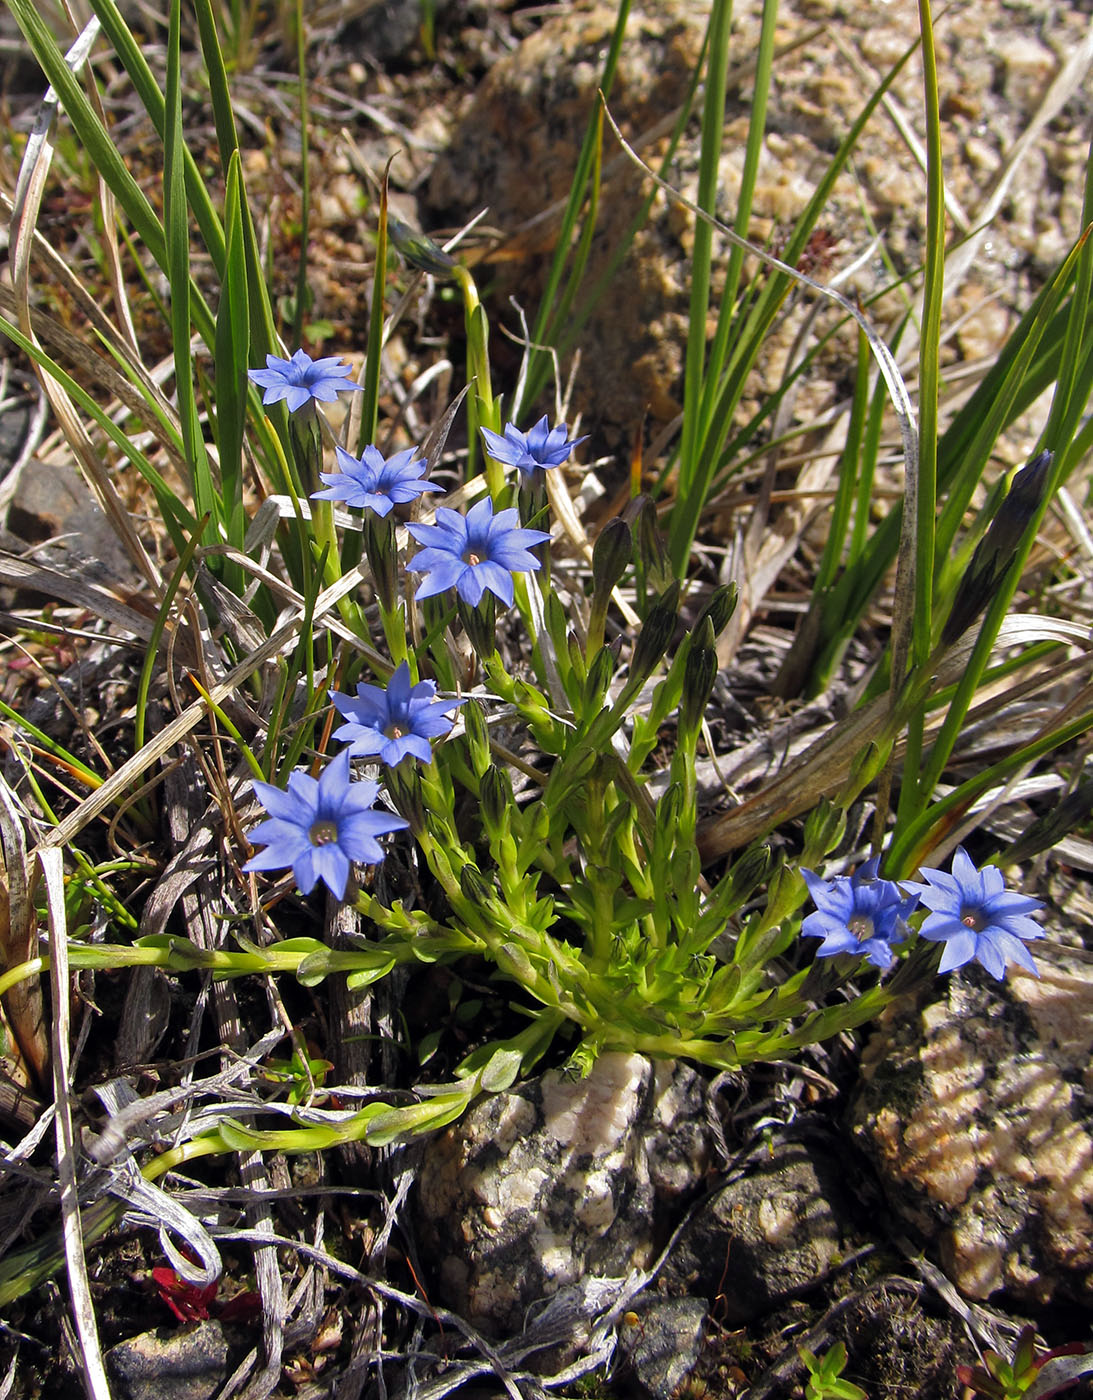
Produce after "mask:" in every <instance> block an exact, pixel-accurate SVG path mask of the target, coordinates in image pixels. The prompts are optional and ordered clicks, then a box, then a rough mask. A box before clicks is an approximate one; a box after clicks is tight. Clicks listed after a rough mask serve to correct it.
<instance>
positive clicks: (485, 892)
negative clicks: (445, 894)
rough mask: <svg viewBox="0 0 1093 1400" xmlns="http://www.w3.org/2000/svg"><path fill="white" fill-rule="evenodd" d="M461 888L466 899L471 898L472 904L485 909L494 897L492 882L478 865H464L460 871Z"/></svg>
mask: <svg viewBox="0 0 1093 1400" xmlns="http://www.w3.org/2000/svg"><path fill="white" fill-rule="evenodd" d="M459 888H460V889H461V890H462V892H463V897H464V899H469V900H470V902H471V903H472V904H477V905H479V906H480V907H481V908H483V909H484V908H485V907H486V906H487V905H488V904H489V903H490V901H491V900H492V898H493V890H492V889H491V888H490V882H489V881H488V880H487V879H486V877H485V875H483V874H482V872H481V870H479V868H478V866H477V865H471V864H470V863H468V864H467V865H464V866H463V867H462V869H461V870H460V872H459Z"/></svg>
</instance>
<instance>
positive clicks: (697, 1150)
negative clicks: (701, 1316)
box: [417, 1054, 710, 1333]
mask: <svg viewBox="0 0 1093 1400" xmlns="http://www.w3.org/2000/svg"><path fill="white" fill-rule="evenodd" d="M709 1146H710V1144H709V1130H708V1128H707V1127H706V1122H705V1117H704V1113H703V1088H702V1081H701V1080H700V1079H699V1078H698V1076H697V1075H696V1074H695V1073H694V1071H693V1070H691V1069H689V1068H687V1067H686V1066H682V1065H680V1066H674V1065H671V1064H658V1065H651V1064H650V1063H649V1061H647V1060H645V1059H644V1058H642V1057H641V1056H639V1055H620V1054H611V1055H603V1056H601V1057H600V1059H599V1060H597V1061H596V1064H595V1066H594V1067H593V1070H592V1072H591V1074H589V1076H588V1078H587V1079H584V1080H578V1081H573V1080H569V1079H567V1078H564V1077H563V1076H562V1075H561V1074H559V1073H557V1072H555V1071H551V1072H550V1073H548V1074H545V1075H543V1076H542V1077H541V1078H540V1079H536V1080H532V1081H530V1082H529V1083H527V1084H525V1085H522V1086H521V1087H520V1088H519V1089H516V1090H513V1091H511V1092H509V1093H504V1094H497V1095H494V1096H492V1097H490V1098H488V1099H484V1100H483V1101H482V1102H481V1103H479V1104H477V1105H476V1106H475V1107H474V1108H473V1109H472V1110H471V1112H470V1113H469V1114H467V1115H466V1116H465V1117H464V1118H463V1119H462V1120H461V1121H460V1122H459V1123H457V1124H455V1125H454V1126H453V1127H451V1128H449V1129H448V1130H447V1131H446V1132H445V1133H443V1134H442V1135H441V1136H440V1137H438V1138H435V1139H433V1140H432V1141H430V1142H429V1143H428V1144H427V1145H426V1147H425V1159H424V1163H423V1167H422V1172H421V1176H420V1178H419V1191H418V1199H417V1211H418V1215H419V1218H420V1225H421V1233H422V1238H423V1241H424V1243H425V1245H426V1257H430V1255H431V1256H432V1257H433V1259H434V1260H435V1265H436V1269H437V1273H438V1279H439V1287H440V1292H441V1293H442V1295H443V1297H444V1299H445V1301H446V1302H448V1303H449V1304H450V1305H451V1306H452V1307H454V1308H456V1309H457V1310H458V1311H459V1312H461V1313H462V1314H463V1315H464V1316H466V1317H467V1318H469V1319H470V1321H472V1322H473V1323H474V1324H475V1325H476V1326H478V1327H481V1328H482V1329H483V1330H486V1331H490V1332H494V1333H501V1332H505V1333H511V1331H512V1330H513V1329H519V1328H520V1327H521V1326H522V1324H523V1321H524V1318H525V1313H526V1310H527V1309H528V1307H529V1305H530V1304H531V1303H533V1302H534V1301H536V1300H538V1299H540V1298H543V1297H549V1296H551V1295H553V1294H555V1293H557V1292H558V1291H559V1290H560V1289H562V1288H564V1287H567V1286H570V1285H573V1284H575V1283H576V1282H577V1281H578V1280H580V1279H582V1278H584V1277H585V1276H587V1275H593V1276H599V1277H621V1276H625V1275H626V1274H627V1272H628V1271H629V1270H630V1269H631V1268H632V1267H645V1266H648V1265H649V1264H651V1263H652V1261H653V1259H654V1258H655V1256H656V1251H657V1248H658V1246H659V1244H660V1232H661V1229H662V1224H663V1221H662V1216H663V1213H664V1208H665V1207H671V1206H673V1205H674V1206H676V1207H677V1208H678V1207H679V1205H680V1203H681V1201H682V1199H683V1198H685V1196H686V1195H687V1194H690V1193H693V1192H694V1191H695V1190H696V1188H697V1187H698V1185H699V1183H700V1182H701V1180H702V1176H703V1173H704V1171H705V1169H706V1165H707V1162H708V1160H709Z"/></svg>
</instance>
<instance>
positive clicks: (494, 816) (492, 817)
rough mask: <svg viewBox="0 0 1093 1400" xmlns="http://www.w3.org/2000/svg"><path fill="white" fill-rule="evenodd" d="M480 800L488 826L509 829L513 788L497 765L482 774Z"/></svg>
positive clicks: (479, 789)
mask: <svg viewBox="0 0 1093 1400" xmlns="http://www.w3.org/2000/svg"><path fill="white" fill-rule="evenodd" d="M478 800H479V803H480V804H481V807H482V816H483V817H484V818H485V821H486V824H487V825H488V826H492V827H495V828H497V827H505V828H507V827H508V819H509V813H510V812H511V810H512V803H513V795H512V787H511V785H510V784H509V781H508V779H507V778H506V777H505V775H504V774H503V773H502V772H501V770H500V769H499V768H498V767H497V765H496V764H495V763H491V764H490V766H489V767H488V768H487V769H486V771H485V772H484V773H483V774H482V778H481V781H480V783H479V786H478Z"/></svg>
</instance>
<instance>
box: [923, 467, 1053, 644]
mask: <svg viewBox="0 0 1093 1400" xmlns="http://www.w3.org/2000/svg"><path fill="white" fill-rule="evenodd" d="M1053 459H1054V453H1052V452H1041V453H1040V454H1039V455H1038V456H1036V457H1034V458H1033V459H1032V461H1031V462H1029V464H1028V465H1027V466H1025V467H1022V468H1021V470H1020V471H1019V472H1018V473H1017V475H1016V476H1015V477H1014V478H1013V485H1012V486H1011V487H1010V489H1009V494H1008V495H1007V496H1006V498H1005V500H1004V501H1003V502H1002V504H1001V505H1000V506H999V507H998V510H997V512H996V513H995V517H994V519H993V520H992V521H991V523H990V525H989V526H988V528H987V533H986V534H985V535H984V536H983V538H982V539H981V540H980V541H979V543H978V544H977V545H976V547H975V553H974V554H973V555H972V561H971V563H970V564H969V565H968V568H967V570H966V572H965V574H964V577H963V578H962V579H961V580H960V586H959V588H958V589H957V591H956V598H955V599H954V600H953V606H952V611H951V612H950V613H949V616H948V618H947V619H946V621H945V626H944V628H943V630H942V633H941V640H942V642H944V643H945V645H946V646H951V645H952V644H953V642H955V641H956V640H957V639H958V638H959V637H961V636H962V635H963V634H964V633H965V632H966V631H967V630H968V628H969V627H970V626H971V625H972V623H973V622H974V621H975V619H976V618H977V617H978V616H979V614H980V613H981V612H983V610H984V609H985V608H986V607H987V605H988V603H989V602H990V600H991V598H992V597H993V596H994V594H995V593H996V592H997V591H998V589H999V587H1000V585H1001V583H1002V579H1003V576H1004V575H1005V572H1006V570H1007V569H1008V568H1009V566H1010V564H1011V563H1012V562H1013V558H1014V555H1015V554H1016V553H1017V549H1018V547H1019V546H1020V544H1021V541H1022V539H1023V538H1024V534H1025V531H1026V530H1027V529H1028V527H1029V526H1030V525H1031V524H1032V522H1033V520H1034V519H1035V518H1036V515H1037V513H1038V511H1039V509H1040V506H1041V504H1042V503H1043V499H1044V492H1045V491H1046V490H1047V486H1048V482H1049V481H1050V480H1051V463H1052V461H1053Z"/></svg>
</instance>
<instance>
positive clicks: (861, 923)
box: [846, 914, 873, 943]
mask: <svg viewBox="0 0 1093 1400" xmlns="http://www.w3.org/2000/svg"><path fill="white" fill-rule="evenodd" d="M846 926H847V928H848V929H849V930H850V932H851V933H852V934H853V935H854V937H855V938H856V939H857V940H858V942H859V943H864V942H865V941H866V939H867V938H872V937H873V920H872V919H870V918H868V917H867V916H866V915H865V914H855V915H854V917H853V918H852V919H850V920H849V922H848V923H847V925H846Z"/></svg>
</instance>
